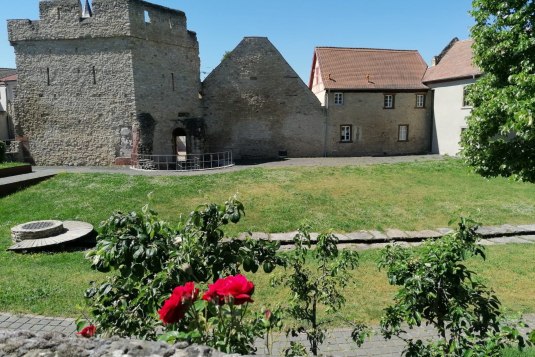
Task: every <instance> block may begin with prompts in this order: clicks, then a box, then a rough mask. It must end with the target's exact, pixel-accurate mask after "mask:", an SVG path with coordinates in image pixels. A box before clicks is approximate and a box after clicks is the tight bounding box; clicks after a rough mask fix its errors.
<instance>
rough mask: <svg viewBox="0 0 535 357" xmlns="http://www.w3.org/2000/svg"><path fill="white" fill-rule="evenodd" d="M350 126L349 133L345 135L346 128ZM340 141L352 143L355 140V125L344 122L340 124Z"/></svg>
mask: <svg viewBox="0 0 535 357" xmlns="http://www.w3.org/2000/svg"><path fill="white" fill-rule="evenodd" d="M345 128H349V135H347V132H346V133H345V134H346V135H344V129H345ZM340 142H341V143H352V142H353V125H351V124H342V125H340Z"/></svg>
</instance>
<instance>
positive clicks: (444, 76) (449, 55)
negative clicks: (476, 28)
mask: <svg viewBox="0 0 535 357" xmlns="http://www.w3.org/2000/svg"><path fill="white" fill-rule="evenodd" d="M473 44H474V40H464V41H457V42H455V43H454V44H453V46H451V48H450V49H448V50H447V52H446V54H445V55H444V56H443V57H442V59H441V60H440V61H439V62H438V64H437V65H436V66H433V67H430V68H429V69H428V70H427V72H426V74H425V76H424V79H423V82H424V83H428V82H438V81H448V80H454V79H461V78H469V77H473V76H479V75H481V74H482V72H481V71H480V70H479V69H478V68H477V67H476V66H475V65H474V64H473V63H472V58H473V52H472V45H473Z"/></svg>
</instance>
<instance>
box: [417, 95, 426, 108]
mask: <svg viewBox="0 0 535 357" xmlns="http://www.w3.org/2000/svg"><path fill="white" fill-rule="evenodd" d="M419 98H423V100H422V103H421V105H419V104H420V102H419V101H418V99H419ZM426 99H427V95H425V94H416V105H415V108H416V109H425V102H426Z"/></svg>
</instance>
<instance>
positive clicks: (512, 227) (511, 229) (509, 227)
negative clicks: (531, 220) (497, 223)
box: [502, 224, 531, 233]
mask: <svg viewBox="0 0 535 357" xmlns="http://www.w3.org/2000/svg"><path fill="white" fill-rule="evenodd" d="M502 227H503V228H504V229H507V230H508V231H509V232H513V233H525V232H531V230H529V229H527V228H522V227H520V226H517V225H514V224H502Z"/></svg>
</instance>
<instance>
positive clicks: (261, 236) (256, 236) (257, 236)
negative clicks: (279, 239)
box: [251, 232, 269, 240]
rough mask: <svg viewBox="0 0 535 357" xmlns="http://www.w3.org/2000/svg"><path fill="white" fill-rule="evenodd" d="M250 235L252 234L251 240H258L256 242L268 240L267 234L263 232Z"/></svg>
mask: <svg viewBox="0 0 535 357" xmlns="http://www.w3.org/2000/svg"><path fill="white" fill-rule="evenodd" d="M251 234H252V237H253V239H258V240H268V239H269V234H267V233H264V232H252V233H251Z"/></svg>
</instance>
